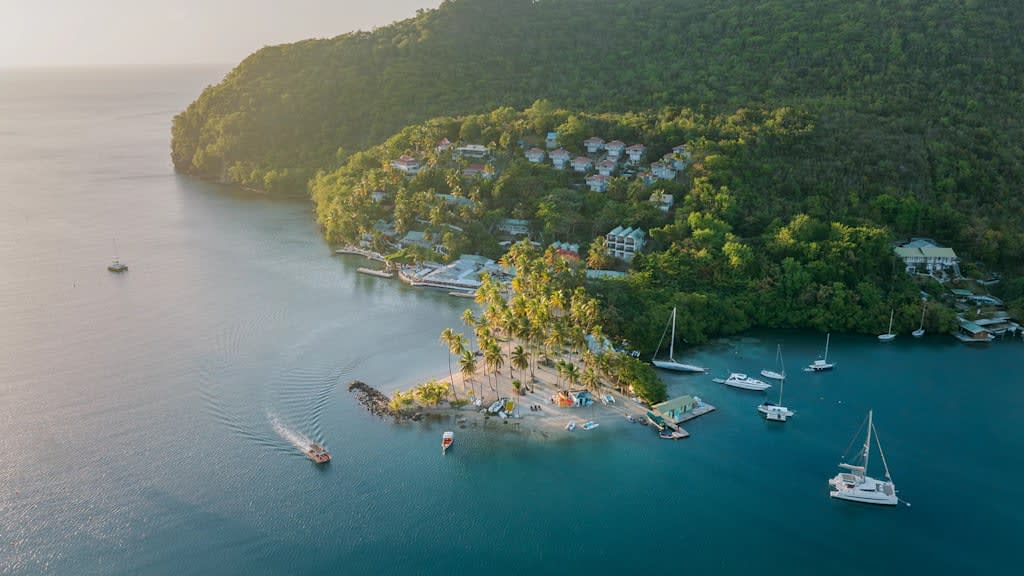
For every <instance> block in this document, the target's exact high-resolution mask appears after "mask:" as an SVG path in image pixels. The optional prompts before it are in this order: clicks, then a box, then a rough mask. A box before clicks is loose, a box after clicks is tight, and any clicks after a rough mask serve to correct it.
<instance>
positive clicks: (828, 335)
mask: <svg viewBox="0 0 1024 576" xmlns="http://www.w3.org/2000/svg"><path fill="white" fill-rule="evenodd" d="M831 337H832V333H831V332H829V333H827V334H825V362H828V339H829V338H831Z"/></svg>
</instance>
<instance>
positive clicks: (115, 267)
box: [107, 258, 128, 272]
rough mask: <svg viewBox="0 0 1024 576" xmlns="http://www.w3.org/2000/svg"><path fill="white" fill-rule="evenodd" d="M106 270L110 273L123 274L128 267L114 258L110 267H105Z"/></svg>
mask: <svg viewBox="0 0 1024 576" xmlns="http://www.w3.org/2000/svg"><path fill="white" fill-rule="evenodd" d="M107 270H110V271H111V272H124V271H126V270H128V265H127V264H125V263H123V262H121V261H120V260H118V259H116V258H115V259H114V261H113V262H111V263H110V266H107Z"/></svg>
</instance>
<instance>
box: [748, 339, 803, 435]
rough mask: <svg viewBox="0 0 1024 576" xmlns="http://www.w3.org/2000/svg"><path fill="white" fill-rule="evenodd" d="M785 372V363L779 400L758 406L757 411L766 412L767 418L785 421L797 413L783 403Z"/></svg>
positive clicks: (780, 383)
mask: <svg viewBox="0 0 1024 576" xmlns="http://www.w3.org/2000/svg"><path fill="white" fill-rule="evenodd" d="M780 350H781V346H780ZM779 361H780V362H781V361H782V356H781V355H780V356H779ZM761 374H764V372H762V373H761ZM785 374H786V367H785V365H783V366H782V375H783V376H782V377H781V378H779V402H778V403H777V404H773V403H771V402H764V403H763V404H761V405H760V406H758V407H757V411H758V412H760V413H761V414H764V418H765V420H772V421H775V422H785V421H786V418H789V417H790V416H792V415H793V414H795V412H793V411H792V410H790V409H789V408H786V407H785V406H783V405H782V388H783V387H784V386H785V385H786V376H785Z"/></svg>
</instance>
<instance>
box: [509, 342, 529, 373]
mask: <svg viewBox="0 0 1024 576" xmlns="http://www.w3.org/2000/svg"><path fill="white" fill-rule="evenodd" d="M509 363H510V365H511V366H512V367H513V368H515V369H516V370H519V379H520V380H522V378H523V370H526V368H527V367H528V366H529V365H530V353H529V352H527V351H526V350H524V349H523V347H522V346H519V345H517V346H516V347H515V348H514V349H513V350H512V360H511V361H510V362H509Z"/></svg>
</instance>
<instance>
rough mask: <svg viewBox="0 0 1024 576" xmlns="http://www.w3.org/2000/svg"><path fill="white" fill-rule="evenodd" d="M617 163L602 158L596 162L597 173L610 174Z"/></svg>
mask: <svg viewBox="0 0 1024 576" xmlns="http://www.w3.org/2000/svg"><path fill="white" fill-rule="evenodd" d="M618 165H619V164H618V162H616V161H614V160H602V161H600V162H598V163H597V173H598V174H600V175H602V176H611V175H612V173H613V172H615V167H616V166H618Z"/></svg>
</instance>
